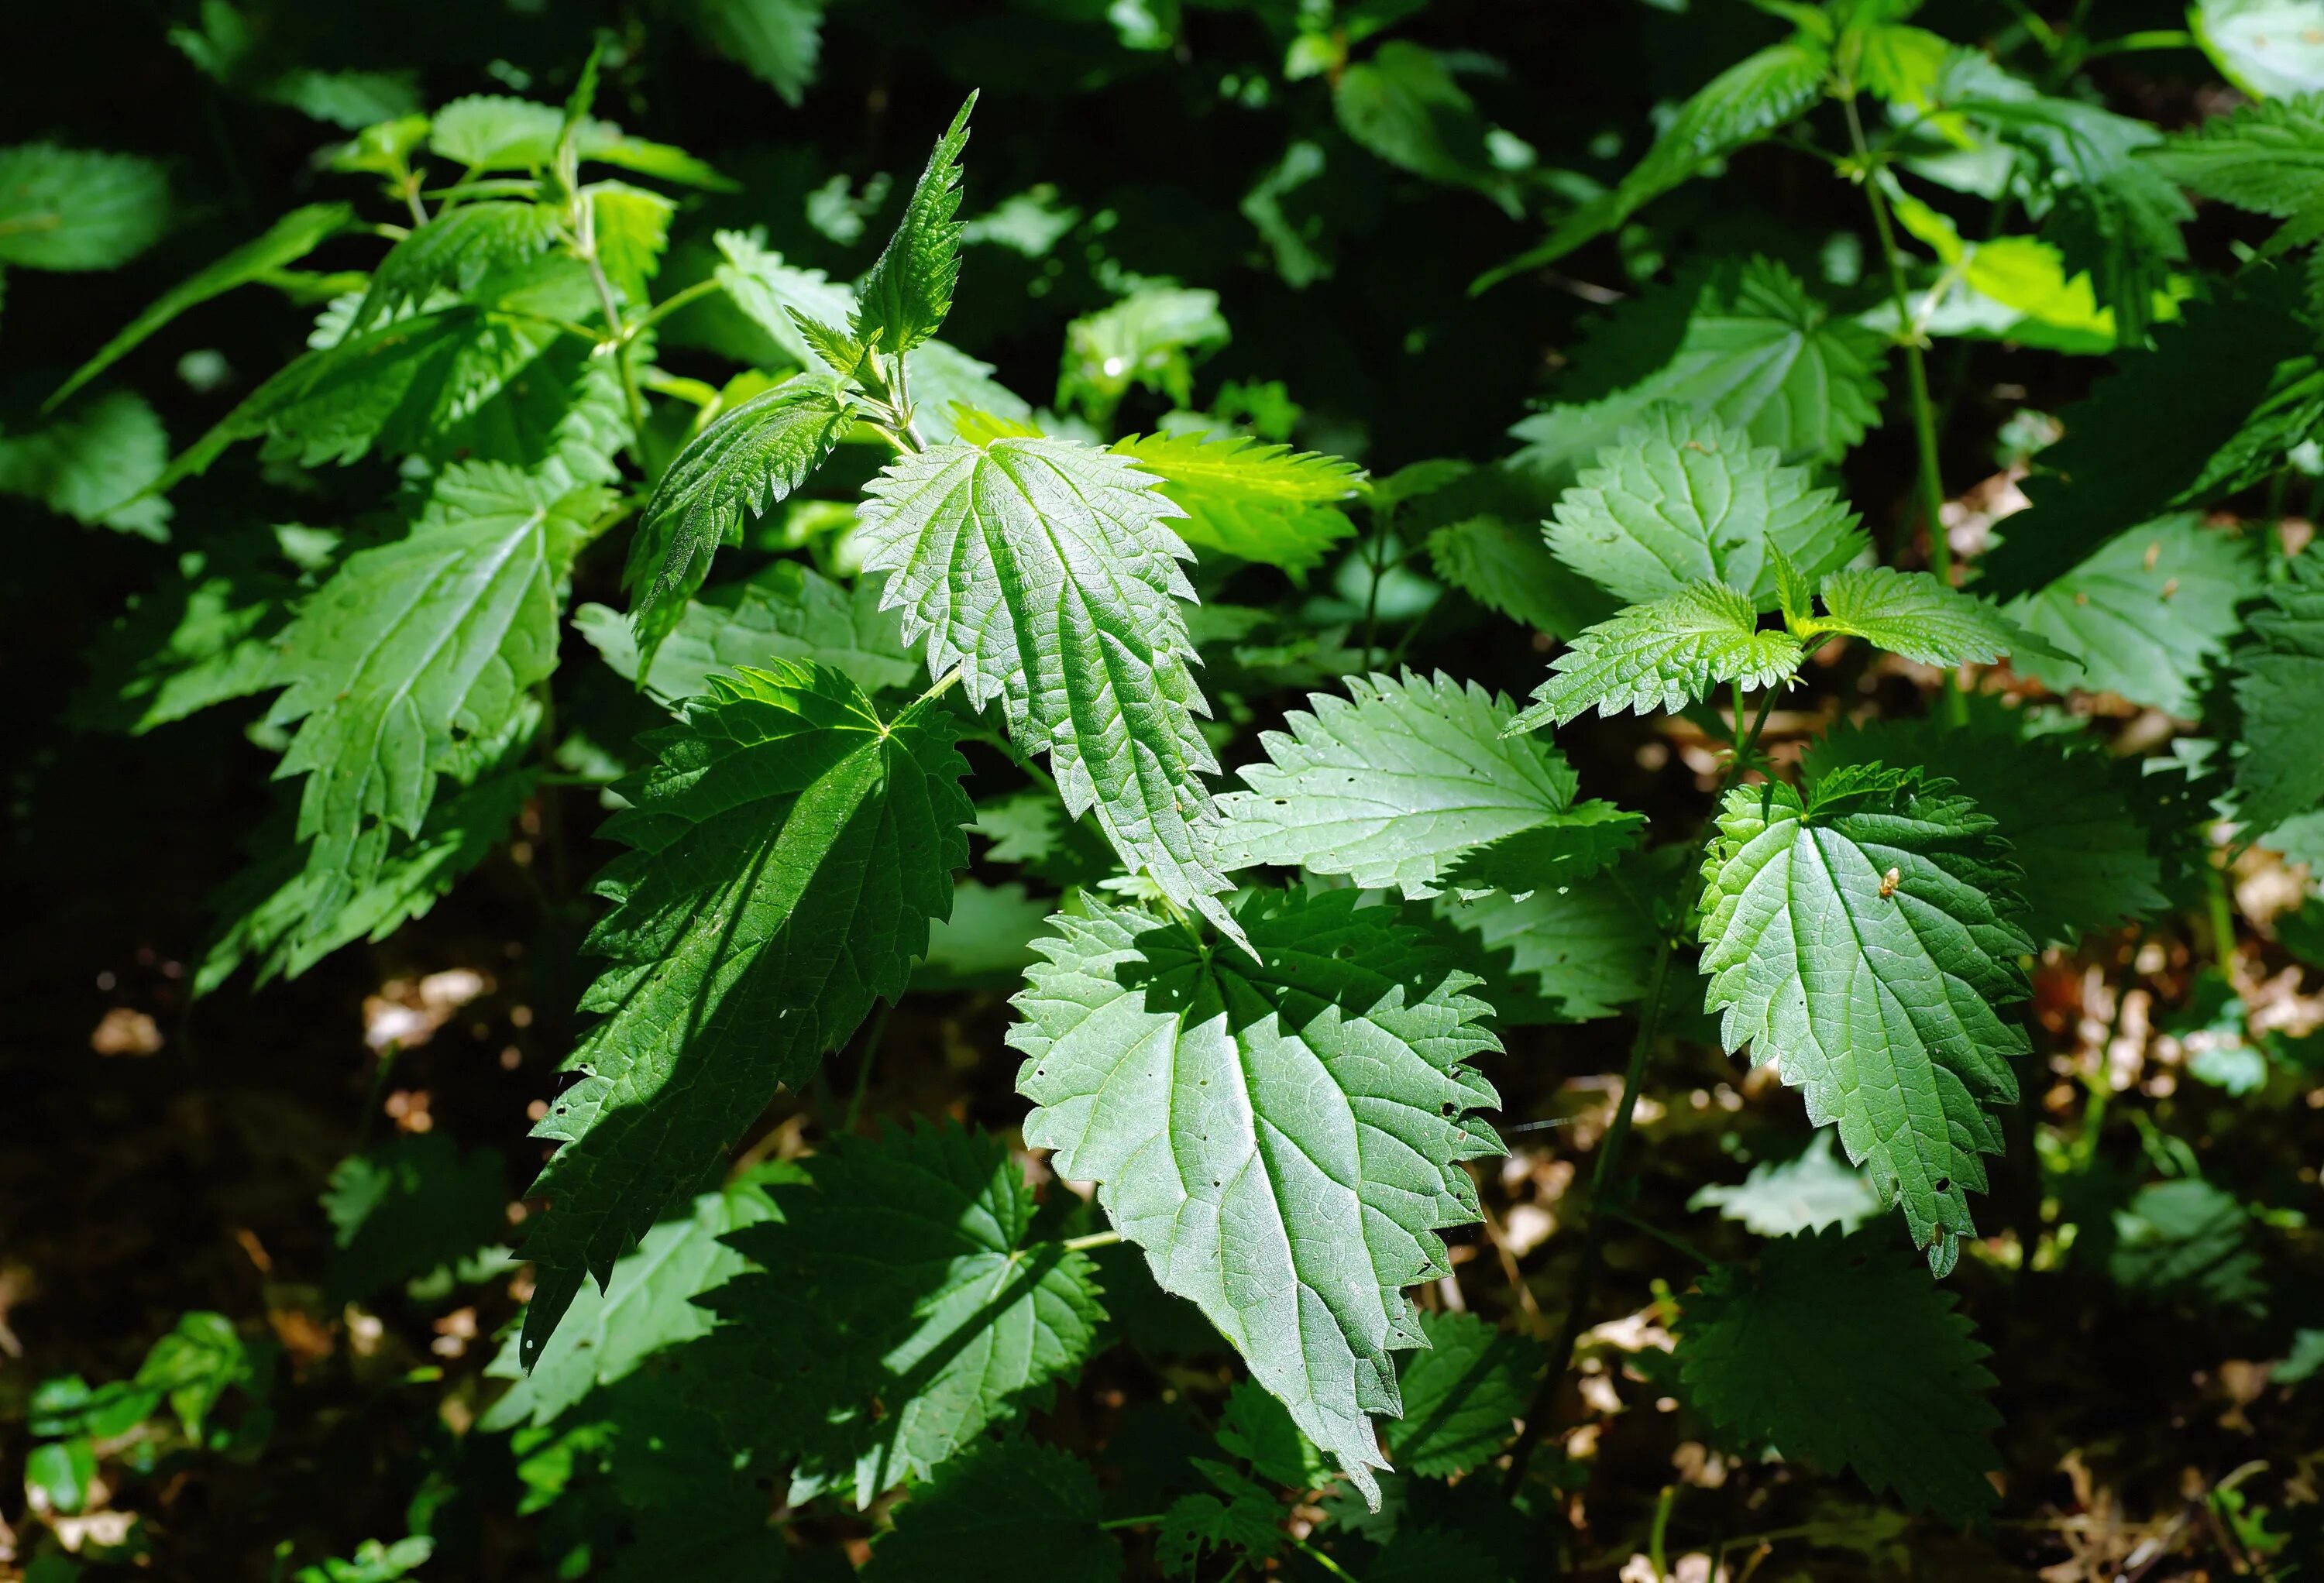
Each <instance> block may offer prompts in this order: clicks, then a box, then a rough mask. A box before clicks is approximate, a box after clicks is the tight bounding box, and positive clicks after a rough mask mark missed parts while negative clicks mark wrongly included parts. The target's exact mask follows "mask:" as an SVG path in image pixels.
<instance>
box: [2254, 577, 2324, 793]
mask: <svg viewBox="0 0 2324 1583" xmlns="http://www.w3.org/2000/svg"><path fill="white" fill-rule="evenodd" d="M2290 572H2291V575H2289V576H2288V577H2287V578H2285V579H2284V580H2283V581H2282V582H2279V583H2276V584H2272V585H2271V586H2270V587H2269V588H2268V590H2267V598H2268V603H2269V604H2270V605H2271V606H2272V607H2273V608H2272V609H2267V610H2263V611H2261V612H2258V613H2257V614H2255V615H2254V616H2253V617H2252V619H2251V633H2252V636H2253V638H2254V639H2255V641H2254V642H2252V643H2251V644H2249V645H2247V646H2246V647H2245V648H2243V649H2238V650H2237V651H2236V657H2235V667H2234V674H2235V683H2234V686H2235V695H2236V709H2237V711H2238V712H2239V713H2241V714H2242V716H2243V732H2242V740H2241V741H2239V742H2238V743H2237V744H2236V760H2235V775H2236V814H2237V815H2238V817H2240V818H2241V819H2242V820H2243V822H2244V823H2245V824H2246V825H2248V826H2249V827H2250V829H2251V830H2252V831H2253V832H2255V833H2257V832H2262V831H2266V830H2271V829H2273V827H2274V826H2276V825H2277V824H2282V822H2283V821H2284V820H2287V819H2289V818H2291V817H2292V815H2297V814H2304V813H2306V812H2308V811H2309V810H2310V809H2311V808H2314V807H2316V806H2317V805H2319V803H2324V725H2319V718H2318V709H2319V704H2324V550H2319V549H2318V548H2316V547H2315V546H2314V545H2312V544H2311V545H2310V546H2309V547H2308V548H2306V549H2304V550H2302V551H2301V553H2300V554H2299V555H2298V556H2296V557H2293V558H2292V563H2291V568H2290Z"/></svg>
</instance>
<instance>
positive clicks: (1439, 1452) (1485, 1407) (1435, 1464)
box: [1382, 1313, 1547, 1478]
mask: <svg viewBox="0 0 2324 1583" xmlns="http://www.w3.org/2000/svg"><path fill="white" fill-rule="evenodd" d="M1420 1329H1421V1333H1422V1334H1423V1335H1425V1336H1426V1337H1427V1338H1428V1349H1427V1350H1426V1351H1418V1352H1408V1353H1406V1354H1405V1356H1404V1358H1403V1359H1402V1360H1401V1362H1402V1367H1400V1368H1399V1369H1398V1370H1397V1383H1398V1385H1399V1388H1400V1389H1401V1390H1402V1392H1403V1394H1404V1416H1403V1417H1402V1418H1398V1419H1394V1420H1391V1421H1390V1422H1388V1424H1386V1425H1385V1426H1383V1434H1382V1438H1383V1439H1384V1440H1386V1441H1387V1442H1388V1455H1389V1456H1390V1457H1393V1458H1395V1459H1397V1460H1399V1461H1401V1462H1402V1463H1403V1465H1404V1466H1405V1467H1406V1468H1409V1469H1411V1470H1412V1471H1413V1472H1415V1473H1418V1474H1422V1475H1425V1477H1430V1478H1446V1477H1451V1476H1452V1475H1453V1474H1455V1473H1466V1472H1468V1471H1469V1470H1470V1469H1471V1468H1475V1467H1478V1466H1480V1464H1482V1463H1485V1462H1488V1461H1489V1460H1491V1459H1493V1458H1494V1457H1496V1456H1499V1454H1500V1450H1501V1448H1502V1447H1503V1446H1505V1445H1507V1444H1508V1442H1509V1440H1511V1439H1512V1438H1513V1437H1514V1436H1515V1435H1516V1433H1517V1420H1518V1419H1520V1418H1522V1417H1523V1416H1525V1410H1526V1403H1527V1402H1528V1401H1530V1400H1531V1399H1532V1396H1533V1388H1534V1382H1535V1380H1536V1379H1538V1378H1539V1377H1540V1376H1541V1371H1542V1368H1543V1367H1544V1364H1545V1358H1546V1351H1547V1349H1546V1348H1544V1347H1543V1346H1542V1344H1541V1343H1540V1342H1539V1341H1536V1340H1535V1339H1532V1338H1531V1337H1529V1336H1510V1335H1503V1334H1502V1333H1501V1332H1500V1331H1499V1330H1495V1329H1494V1328H1493V1327H1492V1326H1491V1325H1489V1324H1488V1323H1486V1322H1485V1321H1483V1320H1480V1319H1479V1318H1477V1317H1476V1316H1475V1315H1474V1314H1467V1313H1424V1314H1422V1315H1421V1316H1420Z"/></svg>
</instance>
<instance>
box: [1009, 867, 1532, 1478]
mask: <svg viewBox="0 0 2324 1583" xmlns="http://www.w3.org/2000/svg"><path fill="white" fill-rule="evenodd" d="M1357 899H1358V898H1357V896H1356V893H1354V892H1352V891H1336V892H1329V893H1323V894H1318V895H1314V896H1309V897H1285V896H1280V895H1271V894H1268V893H1264V892H1261V893H1255V894H1253V895H1252V896H1250V897H1247V898H1246V899H1245V900H1243V901H1242V903H1241V904H1240V906H1239V907H1238V909H1237V914H1238V917H1239V919H1240V922H1241V923H1242V925H1244V927H1245V928H1246V929H1247V930H1248V931H1249V934H1250V941H1251V943H1252V946H1253V949H1254V952H1255V956H1253V957H1248V958H1247V957H1243V956H1240V955H1237V954H1234V953H1224V952H1218V951H1215V950H1213V949H1210V948H1208V947H1207V946H1206V945H1205V944H1204V943H1203V942H1202V941H1200V940H1198V939H1197V938H1196V937H1195V936H1194V934H1192V933H1190V932H1189V931H1188V930H1186V929H1185V928H1184V927H1181V926H1179V925H1175V924H1169V923H1165V922H1163V921H1162V920H1160V919H1158V918H1155V917H1152V916H1147V915H1144V914H1140V913H1136V912H1131V911H1127V910H1121V909H1117V908H1113V907H1106V906H1103V905H1102V904H1099V903H1095V902H1091V903H1087V904H1085V905H1086V906H1087V907H1088V916H1069V915H1065V914H1060V915H1058V916H1057V917H1056V919H1055V920H1054V921H1053V924H1054V927H1055V928H1056V931H1057V933H1056V935H1055V936H1053V937H1052V938H1050V939H1047V940H1045V941H1042V942H1040V943H1039V944H1038V945H1037V950H1039V951H1040V953H1042V955H1043V956H1044V957H1046V958H1047V962H1043V963H1041V964H1039V965H1037V966H1036V967H1034V968H1033V969H1032V971H1031V972H1030V973H1029V974H1028V980H1029V981H1028V987H1027V989H1025V990H1024V992H1023V993H1021V994H1019V996H1018V997H1017V999H1016V1001H1015V1005H1016V1006H1017V1008H1018V1009H1019V1011H1020V1012H1021V1013H1022V1014H1023V1016H1024V1018H1025V1020H1024V1021H1022V1022H1020V1023H1019V1024H1018V1025H1017V1026H1015V1027H1014V1028H1012V1029H1011V1030H1010V1035H1009V1041H1010V1044H1011V1045H1015V1046H1016V1047H1017V1048H1019V1049H1020V1050H1022V1051H1024V1052H1025V1054H1026V1056H1027V1059H1026V1062H1025V1065H1024V1067H1023V1068H1022V1070H1021V1071H1020V1072H1019V1074H1018V1088H1019V1091H1020V1092H1022V1093H1023V1094H1024V1095H1025V1097H1026V1098H1027V1099H1028V1100H1032V1101H1033V1103H1034V1105H1035V1106H1036V1107H1037V1108H1036V1109H1035V1110H1034V1111H1033V1112H1032V1114H1031V1115H1030V1116H1028V1118H1026V1121H1025V1141H1026V1144H1027V1146H1028V1147H1033V1148H1047V1149H1053V1150H1055V1151H1056V1155H1055V1158H1054V1160H1053V1161H1052V1168H1053V1169H1054V1170H1055V1171H1056V1173H1057V1174H1059V1175H1060V1176H1063V1177H1065V1178H1066V1179H1067V1180H1069V1181H1077V1182H1095V1183H1099V1184H1100V1185H1099V1190H1098V1192H1099V1201H1100V1202H1101V1203H1102V1205H1103V1206H1104V1207H1105V1210H1106V1212H1107V1214H1108V1216H1109V1217H1111V1219H1112V1221H1113V1223H1114V1225H1115V1226H1116V1227H1117V1228H1118V1229H1120V1231H1121V1233H1122V1235H1123V1236H1124V1237H1125V1238H1128V1239H1129V1240H1130V1241H1131V1242H1134V1243H1136V1244H1138V1245H1139V1247H1143V1248H1145V1249H1146V1253H1147V1258H1148V1263H1149V1265H1151V1267H1152V1269H1153V1271H1154V1276H1155V1279H1156V1280H1157V1282H1158V1283H1159V1284H1161V1286H1162V1287H1163V1289H1164V1290H1165V1291H1168V1292H1173V1293H1176V1294H1178V1295H1179V1296H1182V1297H1185V1298H1188V1299H1190V1300H1192V1301H1193V1302H1194V1303H1196V1304H1197V1305H1198V1306H1199V1307H1200V1308H1201V1309H1202V1311H1203V1313H1204V1314H1205V1315H1207V1316H1208V1317H1209V1319H1210V1320H1211V1321H1212V1322H1213V1324H1215V1325H1217V1326H1218V1327H1219V1330H1220V1332H1221V1333H1222V1334H1223V1335H1224V1336H1225V1337H1226V1338H1227V1339H1229V1340H1230V1341H1231V1342H1232V1343H1233V1344H1234V1346H1235V1348H1236V1349H1237V1350H1238V1351H1240V1353H1241V1354H1242V1355H1243V1357H1244V1358H1245V1359H1246V1360H1247V1361H1248V1362H1249V1363H1250V1368H1251V1376H1252V1377H1253V1378H1254V1379H1256V1380H1258V1381H1259V1384H1261V1385H1265V1386H1266V1387H1267V1388H1268V1390H1269V1391H1271V1392H1273V1393H1274V1394H1275V1395H1276V1396H1277V1398H1279V1399H1280V1400H1281V1401H1282V1402H1283V1403H1284V1404H1285V1405H1286V1406H1287V1407H1288V1408H1289V1409H1290V1410H1291V1415H1292V1418H1293V1420H1294V1422H1296V1423H1297V1424H1298V1425H1299V1427H1300V1429H1301V1431H1303V1432H1305V1434H1306V1436H1307V1438H1308V1439H1310V1440H1313V1441H1314V1442H1315V1444H1316V1445H1317V1446H1319V1447H1321V1448H1322V1449H1323V1450H1325V1451H1328V1452H1330V1453H1331V1454H1332V1455H1333V1457H1334V1458H1335V1459H1337V1460H1338V1462H1339V1464H1340V1467H1341V1468H1342V1470H1343V1471H1344V1472H1345V1473H1346V1474H1347V1476H1348V1477H1349V1478H1350V1479H1351V1481H1352V1482H1353V1483H1354V1484H1355V1485H1356V1486H1357V1487H1358V1488H1359V1489H1360V1490H1362V1491H1363V1492H1364V1494H1365V1496H1366V1498H1367V1500H1368V1501H1372V1502H1375V1503H1376V1502H1377V1500H1378V1495H1379V1490H1378V1485H1377V1482H1376V1481H1375V1480H1374V1478H1373V1477H1372V1472H1371V1470H1372V1469H1373V1468H1379V1467H1382V1466H1384V1465H1385V1464H1384V1462H1383V1460H1382V1459H1381V1457H1380V1454H1379V1447H1378V1442H1377V1440H1376V1438H1375V1433H1374V1431H1373V1428H1372V1424H1371V1422H1370V1418H1369V1416H1368V1415H1369V1414H1375V1413H1378V1414H1386V1415H1388V1416H1394V1415H1395V1414H1396V1413H1397V1400H1398V1398H1397V1384H1396V1375H1395V1371H1394V1368H1393V1367H1392V1364H1391V1357H1392V1354H1393V1353H1394V1352H1395V1351H1397V1350H1400V1349H1403V1348H1410V1347H1414V1346H1417V1345H1419V1344H1420V1341H1421V1335H1420V1331H1419V1329H1418V1324H1417V1320H1416V1315H1415V1312H1414V1310H1413V1307H1412V1304H1411V1303H1410V1302H1409V1301H1408V1300H1407V1299H1406V1297H1405V1295H1404V1288H1405V1287H1406V1286H1408V1285H1411V1284H1415V1283H1416V1282H1420V1281H1424V1280H1429V1279H1433V1278H1434V1277H1435V1276H1437V1275H1442V1274H1443V1272H1444V1271H1445V1270H1446V1269H1447V1268H1449V1267H1450V1266H1449V1265H1447V1264H1446V1262H1445V1256H1444V1250H1443V1243H1442V1241H1441V1240H1440V1239H1439V1238H1438V1236H1437V1233H1438V1232H1439V1231H1440V1230H1441V1229H1443V1228H1445V1227H1448V1226H1455V1225H1461V1224H1463V1223H1465V1222H1467V1221H1470V1220H1472V1219H1476V1218H1477V1214H1478V1210H1477V1199H1476V1189H1475V1187H1474V1185H1473V1184H1472V1183H1471V1181H1470V1179H1469V1175H1468V1173H1467V1172H1466V1170H1465V1169H1464V1168H1463V1166H1462V1161H1464V1160H1470V1159H1475V1158H1479V1157H1480V1156H1485V1155H1494V1154H1498V1153H1499V1150H1500V1145H1499V1140H1498V1139H1496V1138H1495V1137H1494V1136H1493V1134H1492V1130H1491V1129H1490V1128H1489V1127H1487V1126H1486V1125H1485V1124H1484V1123H1483V1122H1481V1121H1479V1120H1476V1119H1474V1118H1471V1117H1470V1116H1469V1115H1468V1114H1467V1112H1468V1111H1469V1110H1470V1109H1471V1108H1473V1107H1476V1106H1480V1105H1492V1104H1496V1103H1498V1102H1499V1101H1498V1100H1497V1098H1496V1096H1495V1095H1494V1093H1493V1091H1492V1089H1491V1087H1490V1085H1489V1084H1488V1083H1487V1082H1486V1081H1484V1080H1483V1079H1482V1078H1481V1077H1479V1076H1478V1075H1476V1073H1475V1072H1473V1071H1471V1069H1470V1068H1469V1067H1468V1066H1467V1064H1466V1062H1467V1060H1468V1058H1469V1057H1471V1056H1472V1055H1475V1054H1480V1053H1481V1052H1484V1051H1488V1050H1492V1049H1495V1048H1497V1047H1498V1045H1497V1043H1496V1041H1495V1040H1494V1038H1493V1036H1492V1035H1490V1034H1489V1033H1488V1032H1487V1031H1486V1030H1485V1028H1484V1026H1482V1019H1483V1018H1484V1017H1487V1016H1489V1015H1490V1013H1489V1008H1487V1007H1486V1006H1485V1005H1484V1004H1483V1003H1482V1002H1480V1001H1478V1000H1475V999H1471V997H1469V996H1468V995H1466V994H1465V993H1463V991H1464V989H1465V988H1466V987H1467V986H1468V985H1469V984H1470V983H1471V982H1473V980H1471V977H1470V976H1469V975H1467V974H1464V973H1460V972H1457V971H1448V967H1447V963H1448V962H1449V959H1448V958H1447V957H1446V956H1445V955H1444V954H1443V953H1442V952H1440V951H1438V950H1437V949H1436V948H1434V947H1433V946H1431V945H1430V944H1428V943H1427V942H1426V939H1425V936H1424V935H1422V934H1420V933H1419V932H1417V931H1415V930H1411V929H1406V928H1404V927H1401V926H1399V925H1394V924H1392V923H1390V922H1389V921H1388V915H1387V914H1386V913H1385V912H1384V911H1383V910H1382V909H1378V908H1373V909H1367V910H1366V911H1358V910H1357V908H1356V902H1357Z"/></svg>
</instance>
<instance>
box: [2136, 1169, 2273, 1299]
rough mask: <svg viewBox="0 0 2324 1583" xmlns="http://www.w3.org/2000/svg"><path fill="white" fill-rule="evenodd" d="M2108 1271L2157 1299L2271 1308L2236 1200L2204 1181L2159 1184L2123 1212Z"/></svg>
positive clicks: (2245, 1220)
mask: <svg viewBox="0 0 2324 1583" xmlns="http://www.w3.org/2000/svg"><path fill="white" fill-rule="evenodd" d="M2113 1231H2114V1238H2113V1247H2112V1248H2111V1250H2110V1251H2109V1253H2108V1255H2107V1274H2108V1275H2110V1276H2112V1277H2113V1279H2114V1283H2115V1284H2116V1286H2119V1287H2120V1288H2121V1289H2122V1290H2123V1291H2125V1292H2126V1293H2130V1294H2132V1295H2133V1296H2135V1297H2141V1298H2144V1299H2145V1300H2146V1301H2148V1302H2179V1301H2185V1302H2192V1303H2194V1304H2195V1305H2197V1306H2199V1307H2205V1308H2236V1309H2241V1310H2243V1311H2245V1312H2246V1313H2249V1314H2252V1315H2254V1316H2257V1315H2259V1314H2262V1313H2264V1312H2265V1311H2266V1301H2265V1300H2266V1297H2267V1279H2266V1276H2265V1275H2264V1274H2263V1270H2264V1265H2263V1263H2262V1260H2261V1256H2260V1250H2259V1249H2257V1248H2255V1247H2252V1246H2251V1243H2250V1233H2251V1217H2250V1216H2249V1215H2247V1214H2246V1213H2245V1212H2244V1208H2243V1206H2242V1205H2241V1204H2239V1203H2237V1202H2236V1199H2235V1195H2234V1194H2232V1193H2229V1192H2225V1191H2223V1190H2221V1189H2220V1188H2218V1187H2215V1186H2213V1185H2212V1184H2211V1183H2208V1182H2205V1181H2202V1180H2201V1179H2199V1178H2197V1177H2189V1178H2186V1179H2184V1180H2181V1181H2178V1182H2158V1183H2153V1184H2151V1185H2149V1186H2146V1187H2142V1188H2140V1189H2139V1190H2138V1194H2137V1196H2136V1197H2135V1198H2133V1199H2132V1200H2131V1201H2130V1202H2129V1203H2128V1204H2127V1205H2126V1206H2125V1207H2123V1208H2121V1209H2118V1210H2115V1212H2114V1225H2113Z"/></svg>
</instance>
